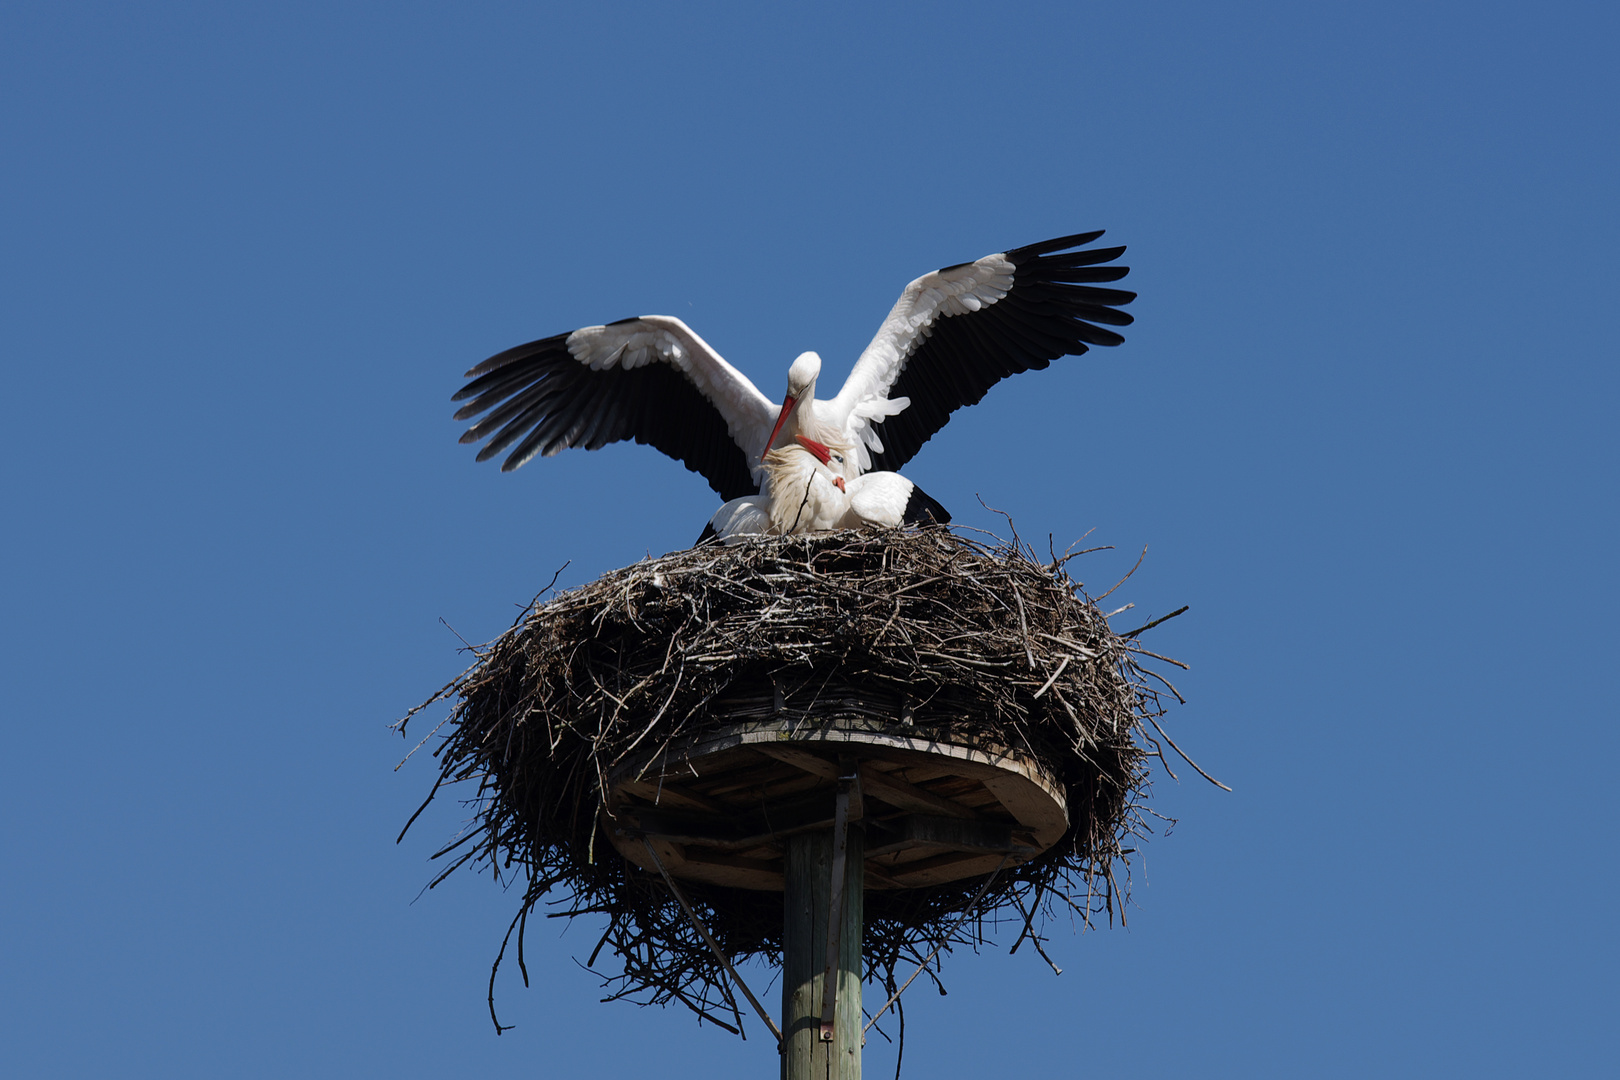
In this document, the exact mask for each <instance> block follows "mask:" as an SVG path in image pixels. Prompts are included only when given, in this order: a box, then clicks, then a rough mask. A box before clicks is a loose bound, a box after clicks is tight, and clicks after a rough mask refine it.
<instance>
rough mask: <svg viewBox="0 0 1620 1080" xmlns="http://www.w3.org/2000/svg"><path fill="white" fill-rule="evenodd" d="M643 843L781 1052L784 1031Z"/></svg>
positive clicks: (699, 931)
mask: <svg viewBox="0 0 1620 1080" xmlns="http://www.w3.org/2000/svg"><path fill="white" fill-rule="evenodd" d="M641 842H642V843H643V844H645V845H646V847H647V854H648V855H651V856H652V861H653V864H654V865H655V866H657V867H658V872H659V873H660V874H662V875H664V884H665V885H668V886H669V891H670V892H672V893H674V894H675V899H676V900H678V901H680V905H681V910H682V911H684V912H686V917H687V918H688V919H691V920H692V925H693V926H695V927H697V932H698V933H699V934H701V935H702V936H703V940H704V942H706V943H707V944H708V946H709V949H710V950H711V951H712V952H713V953H714V955H715V959H717V960H719V961H720V963H721V964H723V965H724V966H725V969H726V971H727V972H728V973H729V974H730V975H731V977H732V978H733V979H734V980H736V983H737V985H738V986H739V987H741V988H742V992H743V996H745V997H746V998H748V1004H750V1005H752V1006H753V1007H754V1011H755V1012H757V1013H759V1018H760V1019H761V1020H763V1021H765V1026H766V1027H768V1028H770V1029H771V1034H772V1035H775V1036H776V1045H777V1048H778V1049H779V1050H780V1048H781V1046H782V1029H781V1028H779V1027H777V1026H776V1021H775V1020H772V1019H771V1014H770V1013H768V1012H766V1011H765V1006H763V1005H761V1004H760V1003H759V998H757V997H755V996H754V992H753V991H752V990H750V989H748V984H747V983H745V982H743V980H742V976H741V975H738V974H737V969H736V968H734V967H732V966H731V960H730V958H729V957H727V956H726V954H725V953H723V952H721V951H720V945H719V943H718V942H716V941H715V940H714V938H712V937H710V936H709V929H708V927H706V926H704V925H703V924H702V923H701V922H699V921H698V917H697V916H696V915H695V914H693V912H692V905H691V904H688V903H687V902H686V894H684V893H682V892H681V890H680V886H678V885H676V884H675V879H674V878H672V877H670V876H669V871H668V870H665V869H664V861H663V860H662V859H660V858H659V857H658V852H656V851H654V850H653V846H652V841H650V840H648V839H647V838H646V837H645V836H644V837H642V838H641Z"/></svg>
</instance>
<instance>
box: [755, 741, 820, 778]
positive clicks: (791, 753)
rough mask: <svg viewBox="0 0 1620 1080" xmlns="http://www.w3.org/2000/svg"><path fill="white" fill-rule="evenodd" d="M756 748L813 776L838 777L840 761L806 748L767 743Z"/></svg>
mask: <svg viewBox="0 0 1620 1080" xmlns="http://www.w3.org/2000/svg"><path fill="white" fill-rule="evenodd" d="M754 749H756V750H758V751H759V752H760V753H762V754H764V755H766V756H767V757H773V758H775V759H776V760H777V761H780V762H784V763H785V764H788V765H792V766H793V767H794V768H796V769H802V770H803V771H805V772H807V773H809V774H811V775H812V776H819V777H821V778H822V779H824V780H836V779H838V763H837V762H835V761H829V760H828V759H827V758H824V757H821V756H820V755H818V754H812V753H810V752H809V751H806V750H795V749H794V748H793V747H790V746H770V745H765V746H756V747H755V748H754Z"/></svg>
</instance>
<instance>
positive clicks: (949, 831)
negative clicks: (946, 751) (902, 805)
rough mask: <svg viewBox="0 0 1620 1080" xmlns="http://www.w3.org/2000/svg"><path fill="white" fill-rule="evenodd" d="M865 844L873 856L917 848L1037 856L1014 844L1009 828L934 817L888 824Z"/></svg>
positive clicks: (913, 816) (919, 816)
mask: <svg viewBox="0 0 1620 1080" xmlns="http://www.w3.org/2000/svg"><path fill="white" fill-rule="evenodd" d="M867 842H868V848H867V850H868V852H869V853H870V854H873V855H881V854H886V853H889V852H899V851H905V850H908V849H910V848H915V847H919V846H925V847H932V848H949V849H950V850H952V851H982V852H985V853H990V852H995V853H996V854H1018V855H1034V854H1037V851H1036V849H1034V848H1029V847H1025V846H1023V845H1022V844H1015V843H1013V838H1012V827H1011V826H1010V825H1003V824H1000V823H998V822H994V821H966V820H963V819H962V818H949V817H934V816H932V815H929V814H908V815H907V816H905V817H903V818H900V819H898V820H896V821H892V822H888V823H887V824H886V825H885V826H884V827H883V829H882V830H881V831H879V830H876V829H874V830H872V834H871V836H870V837H869V838H868V841H867Z"/></svg>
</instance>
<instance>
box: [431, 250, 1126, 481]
mask: <svg viewBox="0 0 1620 1080" xmlns="http://www.w3.org/2000/svg"><path fill="white" fill-rule="evenodd" d="M1101 235H1102V233H1101V232H1100V231H1099V232H1091V233H1082V234H1077V235H1074V236H1064V237H1058V238H1057V239H1054V240H1047V241H1044V242H1042V243H1039V244H1031V245H1028V246H1027V247H1022V248H1014V249H1011V250H1009V251H1005V252H998V253H997V254H994V255H987V256H985V257H984V258H982V259H979V260H977V261H975V262H970V263H961V264H959V265H956V266H950V267H946V268H945V269H943V270H936V271H934V272H933V273H930V274H924V275H923V276H922V277H920V278H918V279H917V280H916V281H913V282H912V283H911V284H910V285H908V286H906V288H905V290H904V291H903V292H902V293H901V294H900V299H899V300H898V301H896V303H895V305H894V307H893V309H891V310H890V312H889V315H888V317H887V318H886V319H884V321H883V324H882V326H880V327H879V328H878V332H877V334H876V336H875V337H873V339H872V342H871V344H869V345H868V346H867V347H866V349H865V351H863V352H862V353H861V356H860V358H859V359H858V360H857V361H856V362H855V366H854V369H853V370H852V371H851V373H850V376H849V378H848V379H847V380H846V381H845V382H844V385H843V387H842V389H840V390H839V392H838V393H837V394H836V395H835V396H833V397H831V398H829V399H818V398H817V397H816V394H815V391H816V382H817V380H818V378H819V377H820V374H821V358H820V357H819V356H817V355H816V354H815V353H803V354H801V355H800V356H799V358H798V359H797V360H795V361H794V362H793V365H792V366H791V367H790V368H789V377H788V386H787V393H786V394H785V395H784V399H783V401H782V402H781V403H780V404H778V403H775V402H772V401H771V400H770V399H769V398H767V397H766V396H765V395H764V394H762V393H761V392H760V391H759V390H758V389H757V388H756V387H755V386H754V384H753V383H752V382H751V381H749V379H748V378H747V376H745V375H743V374H742V373H741V372H740V371H738V370H737V369H736V368H734V367H732V366H731V365H730V364H728V363H727V362H726V361H725V360H724V359H723V358H722V357H721V356H720V354H719V353H717V352H715V350H714V349H712V348H711V347H710V346H709V344H708V343H707V342H705V341H704V340H703V339H702V338H700V337H698V335H697V334H696V333H694V332H693V331H692V329H691V328H690V327H688V326H687V325H686V324H685V323H684V322H682V321H681V320H679V319H677V318H674V317H672V316H668V315H644V316H641V317H639V318H634V319H625V320H622V321H620V322H617V323H610V324H608V325H605V326H587V327H584V328H582V329H579V330H575V331H573V332H572V333H568V334H559V335H556V336H555V337H549V338H543V339H541V340H539V341H531V342H529V343H528V344H525V345H519V346H516V347H515V348H512V349H508V350H506V351H505V352H502V353H498V354H496V355H495V356H492V357H490V358H489V359H488V360H485V361H484V362H483V363H481V364H479V365H477V366H476V367H474V368H473V369H472V370H470V371H469V372H467V375H468V377H469V378H470V380H471V381H469V382H468V383H467V384H466V385H465V386H463V387H462V388H461V390H460V391H459V392H458V393H457V394H456V395H455V397H454V400H456V401H467V404H465V405H464V406H462V408H461V409H460V410H459V411H457V413H456V419H458V420H466V419H471V418H474V417H481V418H480V419H478V420H477V421H476V422H475V423H474V424H473V425H472V426H471V427H470V428H468V429H467V431H466V432H465V433H464V434H463V435H462V437H461V441H462V442H464V443H477V442H484V444H485V445H484V447H483V448H482V449H481V450H480V451H479V452H478V460H480V461H485V460H488V459H489V458H492V457H495V456H497V455H499V454H502V453H505V454H506V455H507V456H506V459H505V461H504V462H503V463H502V465H501V468H502V470H503V471H510V470H512V469H516V468H518V467H519V466H521V465H522V464H524V463H525V462H527V461H528V460H530V459H531V458H533V457H534V456H535V455H536V454H544V455H548V456H549V455H551V454H555V453H558V452H560V451H561V450H563V449H565V448H566V447H569V446H583V447H585V448H586V449H591V450H594V449H596V448H598V447H601V446H604V445H606V444H607V443H610V442H616V441H618V440H622V439H633V440H635V441H636V442H641V443H648V444H650V445H652V446H654V447H655V448H657V449H659V450H661V451H663V452H664V453H666V454H668V455H669V456H671V457H673V458H676V459H677V460H679V461H681V462H683V463H684V464H685V465H686V467H687V468H689V469H691V470H693V471H694V472H697V473H700V474H702V476H703V477H704V479H705V480H707V481H708V482H709V485H710V486H711V487H713V488H714V490H715V491H716V492H718V493H719V494H720V496H721V498H723V499H727V500H734V499H737V498H740V497H744V496H749V495H753V494H755V493H757V492H760V491H761V490H762V487H763V484H764V480H765V466H764V461H763V456H764V454H765V452H766V451H767V450H770V449H773V448H780V447H784V446H787V445H789V444H790V443H791V442H792V440H793V438H794V437H795V436H798V435H803V436H806V437H808V438H811V439H814V440H816V441H819V442H822V443H825V444H827V445H829V446H831V445H846V446H848V447H850V448H851V451H852V452H851V453H850V454H849V455H848V456H847V458H846V461H845V464H844V471H843V472H842V473H841V475H843V476H844V478H845V480H846V481H850V480H854V479H855V478H857V477H859V476H860V475H861V474H862V473H865V472H868V471H871V470H891V471H892V470H895V469H898V468H899V467H900V466H902V465H903V464H905V463H906V462H907V461H909V460H910V459H911V457H912V455H914V454H915V453H916V452H917V450H918V449H919V448H921V446H922V444H923V443H925V442H927V441H928V440H929V439H930V438H931V437H932V436H933V434H934V433H935V432H936V431H938V430H939V429H940V428H941V427H943V426H944V424H945V422H946V421H947V420H948V419H949V418H950V414H951V413H952V412H954V411H955V410H956V409H959V408H961V407H962V406H964V405H972V404H974V403H976V402H978V401H979V399H980V398H982V397H983V396H984V394H985V392H986V391H987V390H989V388H990V387H991V386H993V385H995V384H996V383H997V382H999V381H1000V380H1001V379H1003V378H1005V377H1006V376H1008V375H1012V374H1015V373H1017V372H1021V371H1028V370H1031V369H1038V368H1044V367H1046V366H1047V365H1048V364H1049V363H1051V361H1052V360H1054V359H1056V358H1057V357H1059V356H1065V355H1079V354H1081V353H1084V352H1086V351H1087V349H1088V348H1090V347H1091V346H1093V345H1118V344H1120V343H1121V342H1122V341H1123V340H1124V339H1123V338H1122V337H1120V335H1119V334H1117V333H1115V332H1114V331H1112V330H1109V329H1107V328H1106V327H1107V326H1109V325H1111V326H1126V325H1129V324H1130V322H1131V317H1130V316H1129V315H1128V314H1126V313H1125V312H1123V311H1120V310H1119V308H1120V307H1122V306H1123V305H1125V304H1128V303H1130V302H1131V301H1132V300H1133V299H1135V297H1136V294H1135V293H1132V292H1125V291H1123V290H1119V289H1110V288H1103V287H1101V285H1100V284H1099V283H1104V282H1112V281H1117V280H1119V279H1120V278H1122V277H1124V276H1125V275H1126V273H1127V272H1128V268H1127V267H1124V266H1109V265H1103V264H1105V263H1111V262H1112V261H1113V260H1115V259H1117V258H1118V257H1119V256H1120V255H1121V254H1122V253H1123V252H1124V250H1125V249H1124V248H1122V247H1114V248H1086V247H1085V245H1087V244H1089V243H1091V242H1092V241H1094V240H1096V239H1097V238H1098V237H1099V236H1101ZM1100 324H1105V325H1100ZM467 399H471V400H467ZM880 427H881V436H880V432H879V428H880ZM486 440H487V441H486Z"/></svg>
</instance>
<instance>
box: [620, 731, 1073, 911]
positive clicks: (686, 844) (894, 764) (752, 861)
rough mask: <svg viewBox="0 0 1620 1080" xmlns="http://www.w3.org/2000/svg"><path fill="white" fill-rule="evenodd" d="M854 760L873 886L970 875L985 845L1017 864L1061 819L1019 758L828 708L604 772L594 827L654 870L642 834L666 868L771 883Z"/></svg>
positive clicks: (1056, 792)
mask: <svg viewBox="0 0 1620 1080" xmlns="http://www.w3.org/2000/svg"><path fill="white" fill-rule="evenodd" d="M850 724H853V726H847V725H850ZM851 766H853V767H854V768H855V770H856V772H855V775H857V776H858V777H859V778H860V783H859V784H858V785H857V786H856V787H854V788H852V789H851V791H850V802H849V805H848V812H849V818H850V820H851V821H854V820H858V819H860V818H861V817H862V816H863V814H864V815H866V816H869V817H871V818H872V819H873V820H872V823H871V824H872V828H871V830H870V831H869V833H868V835H867V840H868V847H867V850H866V853H865V866H864V867H862V870H861V872H860V876H861V877H862V878H863V880H865V881H866V883H867V885H868V886H869V887H871V888H875V889H894V888H914V887H917V886H919V885H932V884H938V883H941V882H944V881H949V880H953V879H955V878H960V877H969V876H975V875H976V874H977V873H979V872H980V871H979V870H978V867H979V864H981V863H982V862H983V856H985V855H990V854H992V853H1005V854H1007V855H1009V856H1010V864H1011V865H1015V866H1016V865H1018V864H1019V863H1022V862H1024V861H1026V860H1027V859H1028V858H1030V857H1032V856H1033V855H1034V854H1036V851H1034V850H1031V849H1040V850H1045V849H1047V848H1049V847H1050V846H1051V845H1052V844H1054V843H1056V842H1057V841H1058V840H1059V839H1060V838H1061V837H1062V836H1063V835H1064V833H1065V832H1066V831H1067V829H1068V814H1067V808H1066V806H1065V804H1064V798H1063V794H1062V791H1061V789H1060V788H1059V786H1058V785H1057V784H1056V783H1055V782H1054V781H1052V780H1051V779H1050V778H1049V777H1047V776H1046V775H1045V773H1044V772H1043V771H1042V769H1041V768H1040V766H1039V765H1038V764H1037V763H1035V762H1034V761H1033V760H1031V759H1030V758H1029V757H1027V756H1025V755H1022V754H1020V753H1018V752H1015V751H1012V750H1007V749H997V748H995V747H990V746H965V745H960V744H952V743H946V742H940V741H938V740H936V739H933V738H929V737H928V736H926V735H923V734H920V733H918V732H917V731H916V730H915V729H899V730H897V729H894V728H889V729H888V730H878V729H876V728H875V727H873V726H871V725H868V724H864V723H861V722H859V721H853V722H852V721H849V720H848V718H832V719H828V720H826V721H825V722H823V723H819V724H816V725H813V726H812V725H806V724H796V725H788V724H784V723H780V722H778V723H774V724H752V725H738V726H735V727H731V728H724V729H718V730H716V731H712V732H709V733H707V734H705V735H704V736H702V737H700V738H697V739H694V740H692V741H690V742H684V743H674V744H671V745H669V746H667V747H661V748H659V749H657V750H656V751H651V752H649V755H648V757H647V758H645V759H642V760H639V761H637V760H632V761H627V762H625V763H624V764H623V765H621V766H620V767H619V768H618V769H616V770H614V772H613V773H611V774H610V776H609V778H608V799H607V805H606V806H605V807H604V810H603V816H602V826H603V833H604V834H605V835H606V837H607V839H608V840H609V841H610V842H611V843H612V844H613V846H614V847H615V848H616V849H618V851H619V852H620V853H621V854H623V855H624V857H625V858H626V859H628V860H629V861H631V862H632V863H635V864H636V865H639V866H643V867H645V868H647V869H649V870H650V869H652V867H651V865H650V861H649V859H648V856H647V853H646V850H645V848H644V847H643V846H642V844H641V838H642V837H644V836H647V837H653V838H655V839H656V840H658V841H659V842H660V843H661V844H664V845H667V847H663V848H660V854H661V855H662V854H664V853H665V852H666V851H667V852H668V853H669V856H670V858H671V859H672V860H674V861H672V862H671V863H670V866H669V872H670V873H671V874H672V875H673V876H674V877H677V878H682V877H685V878H690V879H691V880H694V881H702V882H706V883H709V884H714V885H724V886H728V887H732V888H741V889H773V890H774V889H780V888H783V887H785V878H784V876H783V870H782V867H783V865H784V862H783V859H784V848H785V846H786V843H787V839H788V838H789V837H790V836H792V835H794V834H796V833H802V832H807V831H819V830H825V829H827V828H828V827H829V826H830V825H831V824H832V818H833V813H834V799H835V796H836V790H837V787H838V779H839V777H841V776H844V775H847V770H848V769H849V768H850V767H851ZM863 795H864V798H863V797H862V796H863ZM908 815H910V816H916V815H921V816H922V817H924V818H950V819H955V820H958V821H961V822H963V823H964V824H966V825H969V826H974V825H982V826H984V828H983V829H979V828H968V829H966V830H956V831H954V832H953V831H951V830H948V829H944V828H943V827H929V828H928V829H925V830H924V831H916V830H917V829H918V828H921V826H917V825H915V824H912V825H906V824H901V823H902V822H903V821H904V819H905V817H906V816H908ZM907 830H912V831H907ZM1008 830H1011V831H1010V832H1009V831H1008ZM851 872H852V873H855V871H851Z"/></svg>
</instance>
